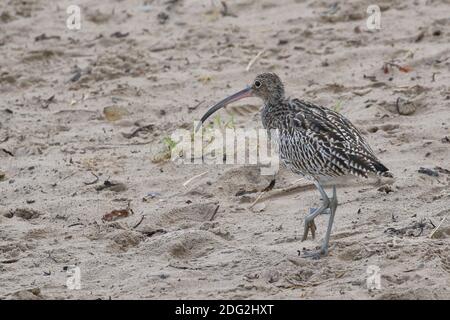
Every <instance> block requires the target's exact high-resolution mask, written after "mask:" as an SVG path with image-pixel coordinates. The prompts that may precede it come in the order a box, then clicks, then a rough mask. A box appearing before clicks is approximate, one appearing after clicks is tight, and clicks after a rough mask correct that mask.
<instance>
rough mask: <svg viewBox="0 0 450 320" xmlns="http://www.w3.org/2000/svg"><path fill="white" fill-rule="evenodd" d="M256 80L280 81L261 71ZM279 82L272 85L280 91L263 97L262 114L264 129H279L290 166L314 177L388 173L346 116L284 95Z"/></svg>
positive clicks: (282, 151)
mask: <svg viewBox="0 0 450 320" xmlns="http://www.w3.org/2000/svg"><path fill="white" fill-rule="evenodd" d="M255 81H260V82H261V83H262V84H261V85H262V86H264V84H263V83H264V82H275V83H276V82H279V83H280V84H281V81H280V80H279V78H278V76H276V75H275V74H273V73H265V74H261V75H259V76H258V77H257V78H256V80H255ZM280 84H278V85H272V87H271V88H276V89H277V90H278V91H279V93H278V94H277V95H276V96H277V98H276V99H267V98H266V99H264V100H265V102H264V107H263V109H262V113H261V118H262V123H263V125H264V127H265V128H266V129H269V130H270V129H278V135H277V140H278V141H277V143H278V146H279V152H280V157H281V159H282V161H283V162H284V164H285V165H286V166H287V167H288V168H289V169H290V170H292V171H293V172H295V173H297V174H301V175H304V176H306V177H308V178H313V179H317V180H320V179H321V178H323V177H338V176H343V175H350V174H352V175H355V176H359V177H367V176H368V174H370V173H374V174H378V175H389V173H388V169H387V168H386V167H385V166H384V165H383V164H382V163H381V162H380V161H379V160H378V159H377V157H376V156H375V154H374V152H373V150H372V148H371V147H370V146H369V145H368V143H367V142H366V141H365V139H364V137H363V136H362V135H361V133H360V132H359V130H358V129H357V128H355V126H354V125H353V124H352V123H351V122H350V121H349V120H348V119H347V118H345V117H344V116H343V115H341V114H339V113H337V112H335V111H333V110H330V109H328V108H325V107H321V106H317V105H315V104H312V103H309V102H306V101H303V100H299V99H291V98H285V97H284V88H283V86H282V84H281V85H280ZM260 90H261V89H260ZM264 97H265V96H264Z"/></svg>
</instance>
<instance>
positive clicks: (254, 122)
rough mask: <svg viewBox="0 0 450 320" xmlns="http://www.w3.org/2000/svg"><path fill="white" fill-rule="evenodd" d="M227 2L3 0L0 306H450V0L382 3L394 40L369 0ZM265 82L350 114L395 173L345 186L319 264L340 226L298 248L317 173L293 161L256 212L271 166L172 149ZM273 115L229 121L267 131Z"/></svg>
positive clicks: (231, 112)
mask: <svg viewBox="0 0 450 320" xmlns="http://www.w3.org/2000/svg"><path fill="white" fill-rule="evenodd" d="M74 2H76V3H77V4H78V5H79V6H80V8H81V29H80V30H69V29H68V28H67V27H66V19H67V17H68V14H67V13H66V8H67V7H68V6H69V5H70V4H73V3H74ZM226 3H227V11H226V12H225V11H224V9H223V7H222V5H221V4H220V2H219V1H193V0H184V1H183V0H179V1H166V0H164V1H156V0H155V1H144V0H129V1H93V0H80V1H58V3H57V4H56V3H55V4H53V3H52V4H50V3H49V2H48V1H43V0H26V1H16V0H8V1H2V3H1V4H0V190H1V192H0V298H1V299H98V298H101V299H109V298H111V299H169V298H177V299H178V298H185V299H204V298H206V299H213V298H227V299H239V298H243V299H255V298H261V299H267V298H275V299H448V298H450V292H449V284H450V274H449V273H450V258H449V248H450V241H449V239H450V238H449V237H450V219H449V218H448V215H449V213H450V172H449V171H448V170H450V162H449V158H450V143H449V142H450V140H449V139H450V130H449V126H450V75H449V70H450V47H449V43H450V28H449V27H450V19H449V17H448V13H449V10H450V3H449V1H447V0H436V1H419V0H417V1H379V2H378V4H379V6H380V7H381V30H377V31H370V30H368V29H367V26H366V19H367V17H368V14H367V13H366V9H367V7H368V5H369V4H372V2H371V1H356V0H351V1H345V2H344V1H341V2H338V5H337V6H336V5H334V6H333V5H331V3H329V2H327V1H318V0H306V1H294V0H286V1H284V0H283V1H275V0H265V1H255V0H239V1H226ZM263 50H264V51H263ZM261 51H263V53H262V54H261V55H260V56H259V58H258V59H257V60H256V61H255V63H254V64H253V65H252V66H251V68H250V70H249V71H246V67H247V65H248V64H249V62H250V61H251V60H252V58H254V57H255V56H256V55H257V54H258V53H259V52H261ZM387 62H392V63H394V64H396V65H394V66H392V65H389V66H385V63H387ZM384 66H385V67H384ZM263 71H271V72H276V73H277V74H279V76H280V77H281V78H282V79H283V81H284V82H285V85H286V91H287V92H288V94H289V95H291V96H292V97H294V96H295V97H298V98H302V99H306V100H310V101H313V102H315V103H318V104H322V105H324V106H327V107H331V108H335V109H337V110H339V112H341V113H342V114H344V115H345V116H346V117H348V118H349V119H350V120H351V121H352V122H353V123H354V124H355V125H356V126H357V127H358V128H360V129H361V131H362V132H363V133H364V135H365V136H366V138H367V140H368V141H369V143H370V145H371V146H372V148H373V149H374V151H375V153H376V154H377V155H378V156H379V158H380V159H381V160H382V161H383V163H384V164H385V165H386V166H387V167H389V168H390V170H391V172H392V173H393V174H394V176H395V178H394V179H390V180H386V181H385V180H379V179H372V180H367V181H365V180H351V181H348V182H346V183H343V184H340V185H339V186H338V197H339V201H340V206H339V208H338V211H337V214H336V220H335V225H334V229H333V234H332V237H331V250H330V253H329V255H328V256H327V257H324V258H322V259H320V260H311V259H306V258H303V257H302V256H299V255H298V253H299V251H300V252H302V250H303V249H304V248H306V249H314V248H316V247H318V246H320V244H321V241H322V238H323V236H324V234H325V230H326V225H327V219H328V218H327V216H320V217H318V218H317V219H316V224H317V227H318V230H317V237H316V239H314V240H313V239H311V238H308V240H307V241H304V242H301V241H300V240H301V236H302V233H303V219H304V216H305V215H306V214H307V213H308V211H309V208H310V207H314V206H317V205H318V204H319V201H320V200H319V194H318V192H317V191H316V190H315V189H314V187H312V186H311V184H310V183H309V182H308V181H300V182H298V181H297V180H298V179H299V177H298V176H295V175H293V174H291V173H290V172H288V171H286V170H285V169H281V171H280V172H279V174H278V176H277V182H276V185H275V188H274V189H273V190H272V191H269V192H268V193H266V194H265V195H264V196H263V197H262V198H261V199H260V201H259V203H258V204H257V205H256V206H255V207H253V208H252V209H249V206H250V204H251V203H252V202H253V201H254V200H255V199H256V197H257V196H258V194H259V191H260V190H262V189H263V188H264V187H266V186H267V184H268V183H269V181H270V177H268V176H262V175H261V174H260V169H259V168H258V167H257V166H250V165H248V166H245V165H188V164H182V163H178V162H173V161H170V160H167V159H165V158H164V156H162V155H161V153H163V152H164V150H165V148H166V145H165V144H164V142H163V141H164V138H166V137H169V136H170V135H171V133H172V132H174V131H175V130H177V129H180V128H184V129H192V126H193V121H194V120H198V119H199V117H200V116H201V115H202V114H203V113H204V112H205V111H206V109H207V108H208V106H210V105H211V104H213V103H214V102H217V101H218V100H219V99H222V98H224V97H226V96H227V95H228V94H231V93H234V92H236V91H237V90H240V89H242V88H244V86H245V85H247V84H248V83H250V81H251V80H252V79H253V78H254V77H255V75H256V74H258V73H259V72H263ZM259 107H260V101H258V100H257V99H254V98H252V99H248V100H242V101H240V102H237V103H235V104H234V105H233V106H231V107H229V108H227V110H226V111H221V113H220V115H221V118H222V119H223V120H224V121H225V120H227V119H230V118H231V117H233V118H234V121H235V126H236V127H238V128H260V127H261V123H260V118H259V114H258V110H259ZM105 108H108V109H106V110H107V111H108V112H107V114H106V115H105V113H104V110H105ZM111 112H112V113H111ZM113 120H114V121H113ZM139 128H141V129H140V130H139V131H138V132H135V130H137V129H139ZM131 133H135V134H134V135H132V134H131ZM166 141H167V140H166ZM420 168H425V170H421V172H419V170H420ZM428 169H429V170H428ZM430 170H431V171H430ZM204 172H206V173H204ZM422 172H425V173H422ZM202 173H204V174H203V175H201V176H200V177H198V178H196V179H194V180H192V181H191V182H190V183H188V184H187V185H186V186H184V185H183V183H184V182H186V181H187V180H189V179H191V178H192V177H194V176H196V175H199V174H202ZM293 186H298V187H297V188H295V187H293ZM286 189H287V190H286ZM242 191H249V193H245V192H242ZM243 193H244V194H243ZM113 210H122V211H119V212H122V219H119V220H116V221H110V220H113V219H111V217H114V214H113V215H110V216H105V215H107V214H108V213H111V212H112V211H113ZM74 266H75V267H78V268H79V269H78V270H79V272H80V275H81V282H80V284H81V288H80V289H79V290H76V289H74V290H70V289H69V288H68V287H67V286H66V281H67V279H68V276H70V275H69V273H68V271H70V270H74V269H73V268H74ZM371 270H375V272H376V274H375V275H374V276H373V278H371V272H372V271H371ZM378 276H379V280H380V281H379V282H375V283H376V285H375V286H371V285H370V283H369V285H368V283H367V280H368V279H369V280H370V279H375V280H376V279H377V277H378Z"/></svg>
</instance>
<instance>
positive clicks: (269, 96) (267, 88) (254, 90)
mask: <svg viewBox="0 0 450 320" xmlns="http://www.w3.org/2000/svg"><path fill="white" fill-rule="evenodd" d="M247 97H258V98H261V99H262V100H263V101H264V103H266V104H272V103H273V104H276V103H277V102H279V101H281V100H282V99H283V98H284V86H283V83H282V82H281V80H280V78H279V77H278V76H277V75H276V74H275V73H269V72H266V73H261V74H259V75H257V76H256V78H255V80H254V81H253V83H252V84H251V85H249V86H247V87H246V88H245V89H243V90H241V91H239V92H237V93H235V94H233V95H231V96H229V97H228V98H225V99H223V100H222V101H220V102H219V103H217V104H215V105H214V106H212V107H211V108H210V109H209V110H208V111H207V112H206V113H205V114H204V115H203V117H202V118H201V119H200V123H199V124H198V126H197V128H196V131H197V130H198V129H199V128H200V127H201V125H202V124H203V123H204V122H205V121H206V119H208V118H209V117H210V116H211V115H212V114H213V113H215V112H216V111H217V110H219V109H221V108H223V107H225V106H227V105H229V104H230V103H232V102H235V101H237V100H240V99H243V98H247Z"/></svg>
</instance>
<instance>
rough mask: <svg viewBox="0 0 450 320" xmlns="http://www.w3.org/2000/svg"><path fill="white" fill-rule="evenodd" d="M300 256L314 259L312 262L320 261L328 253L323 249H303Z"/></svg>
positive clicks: (299, 253)
mask: <svg viewBox="0 0 450 320" xmlns="http://www.w3.org/2000/svg"><path fill="white" fill-rule="evenodd" d="M298 255H299V256H301V257H302V258H308V259H312V260H318V259H320V258H322V257H324V256H326V255H327V253H326V252H323V251H322V249H320V250H307V249H303V251H301V252H300V251H299V252H298Z"/></svg>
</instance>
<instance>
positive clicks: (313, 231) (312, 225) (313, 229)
mask: <svg viewBox="0 0 450 320" xmlns="http://www.w3.org/2000/svg"><path fill="white" fill-rule="evenodd" d="M309 230H311V237H312V238H313V239H314V238H315V237H316V230H317V227H316V223H315V222H314V219H313V220H311V221H309V222H306V221H305V232H304V233H303V237H302V241H305V240H306V238H308V233H309Z"/></svg>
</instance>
